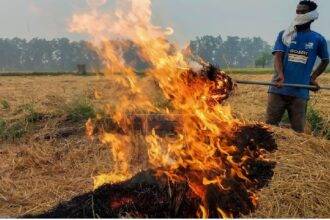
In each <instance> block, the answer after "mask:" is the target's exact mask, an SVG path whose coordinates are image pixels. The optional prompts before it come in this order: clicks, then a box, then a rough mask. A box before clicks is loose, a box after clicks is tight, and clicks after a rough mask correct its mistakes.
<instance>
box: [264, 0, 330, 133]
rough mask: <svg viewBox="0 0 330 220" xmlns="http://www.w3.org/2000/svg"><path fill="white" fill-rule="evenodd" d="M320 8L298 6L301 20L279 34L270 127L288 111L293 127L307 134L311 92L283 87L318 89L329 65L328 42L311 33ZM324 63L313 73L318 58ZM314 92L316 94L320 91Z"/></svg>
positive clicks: (308, 4)
mask: <svg viewBox="0 0 330 220" xmlns="http://www.w3.org/2000/svg"><path fill="white" fill-rule="evenodd" d="M317 7H318V6H317V4H316V3H315V2H313V1H307V0H304V1H301V2H300V3H299V4H298V6H297V10H296V13H297V16H296V18H295V20H294V22H293V23H292V25H291V26H290V27H289V28H288V29H287V30H285V31H282V32H280V33H279V35H278V38H277V41H276V44H275V47H274V50H273V55H274V67H275V71H276V76H275V78H274V79H273V80H274V82H276V84H277V86H271V87H270V88H269V97H268V107H267V120H266V123H268V124H271V125H278V124H279V123H280V122H281V120H282V117H283V115H284V113H285V111H286V110H287V111H288V114H289V119H290V123H291V127H292V129H293V130H295V131H297V132H303V131H304V127H305V121H306V108H307V101H308V99H309V90H308V89H301V88H293V87H283V83H292V84H305V85H309V84H311V85H315V86H316V87H319V85H318V84H317V82H316V79H317V77H319V76H320V75H321V74H322V73H323V72H324V71H325V69H326V67H327V66H328V64H329V54H328V49H327V42H326V40H325V39H324V37H322V35H320V34H318V33H316V32H314V31H312V30H311V28H310V27H311V24H312V23H313V22H314V21H315V20H316V19H317V18H318V12H317V11H316V9H317ZM317 57H319V58H320V59H321V63H320V64H319V65H318V67H317V68H316V69H315V70H314V71H313V67H314V65H315V61H316V58H317ZM317 90H318V89H314V90H313V91H317Z"/></svg>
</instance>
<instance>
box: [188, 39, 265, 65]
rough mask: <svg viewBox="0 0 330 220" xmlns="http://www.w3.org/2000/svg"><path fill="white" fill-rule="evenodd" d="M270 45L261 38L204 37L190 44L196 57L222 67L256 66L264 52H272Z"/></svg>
mask: <svg viewBox="0 0 330 220" xmlns="http://www.w3.org/2000/svg"><path fill="white" fill-rule="evenodd" d="M270 48H271V47H270V45H269V44H268V43H267V42H265V41H264V40H262V39H261V38H260V37H254V38H240V37H237V36H228V37H227V39H226V40H223V39H222V38H221V36H218V37H212V36H204V37H200V38H197V39H196V40H194V41H191V42H190V49H191V51H192V52H193V54H194V55H196V56H199V57H201V58H202V59H203V60H205V61H206V62H209V63H211V64H213V65H216V66H220V67H247V66H254V65H255V60H256V59H257V58H258V57H259V56H260V54H261V53H263V52H264V51H270Z"/></svg>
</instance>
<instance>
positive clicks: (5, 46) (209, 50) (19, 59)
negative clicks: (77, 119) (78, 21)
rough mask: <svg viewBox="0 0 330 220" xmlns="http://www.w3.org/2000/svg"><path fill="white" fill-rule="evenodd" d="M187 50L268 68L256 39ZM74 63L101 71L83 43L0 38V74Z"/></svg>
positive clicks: (201, 41)
mask: <svg viewBox="0 0 330 220" xmlns="http://www.w3.org/2000/svg"><path fill="white" fill-rule="evenodd" d="M112 43H113V44H114V45H116V48H117V49H118V50H120V51H121V52H122V53H123V55H124V59H125V61H126V62H127V64H128V65H130V66H133V67H134V68H136V69H139V70H141V69H144V68H146V67H147V66H148V63H146V62H145V61H143V59H142V58H141V57H140V56H139V48H138V47H137V46H135V45H134V44H133V43H132V42H128V41H126V42H119V41H112ZM328 44H329V46H330V42H328ZM190 49H191V51H192V53H193V54H194V55H196V56H199V57H201V58H203V59H204V60H205V61H207V62H210V63H212V64H214V65H216V66H219V67H222V68H226V67H231V68H242V67H255V66H261V67H266V66H271V65H272V55H271V46H270V45H269V44H268V43H267V42H266V41H264V40H262V39H261V38H260V37H254V38H240V37H236V36H229V37H227V38H226V39H225V40H224V39H223V38H222V37H221V36H217V37H213V36H203V37H198V38H196V39H195V40H193V41H191V42H190ZM78 64H85V65H86V66H87V67H88V71H97V70H100V69H101V68H102V60H101V59H100V57H99V56H98V55H97V53H96V52H95V51H94V50H93V49H91V45H90V44H89V43H88V42H86V41H79V42H76V41H70V40H69V39H67V38H59V39H53V40H45V39H40V38H34V39H31V40H29V41H27V40H25V39H20V38H13V39H0V72H11V71H33V72H43V71H45V72H63V71H64V72H72V71H75V70H76V67H77V65H78Z"/></svg>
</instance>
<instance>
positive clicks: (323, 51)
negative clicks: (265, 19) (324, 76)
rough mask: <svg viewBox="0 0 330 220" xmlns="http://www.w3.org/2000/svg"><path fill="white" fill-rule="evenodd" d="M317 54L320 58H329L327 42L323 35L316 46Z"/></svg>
mask: <svg viewBox="0 0 330 220" xmlns="http://www.w3.org/2000/svg"><path fill="white" fill-rule="evenodd" d="M317 56H318V57H320V59H321V60H327V59H329V51H328V44H327V41H326V40H325V38H323V37H322V39H321V42H320V44H319V45H318V48H317Z"/></svg>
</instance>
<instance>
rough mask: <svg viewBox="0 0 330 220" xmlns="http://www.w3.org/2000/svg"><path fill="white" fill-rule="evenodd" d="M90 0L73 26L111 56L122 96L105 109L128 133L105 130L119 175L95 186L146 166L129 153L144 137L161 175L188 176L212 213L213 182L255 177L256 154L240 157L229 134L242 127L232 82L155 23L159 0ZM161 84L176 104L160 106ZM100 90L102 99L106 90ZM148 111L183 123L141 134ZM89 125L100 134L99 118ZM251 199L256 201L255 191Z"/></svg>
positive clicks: (222, 186)
mask: <svg viewBox="0 0 330 220" xmlns="http://www.w3.org/2000/svg"><path fill="white" fill-rule="evenodd" d="M88 2H89V4H90V5H91V8H90V10H89V11H86V12H82V13H80V14H75V15H74V16H73V18H72V22H71V24H70V30H71V31H73V32H78V33H87V34H89V35H90V36H91V38H92V42H93V46H94V48H95V50H96V51H97V52H98V54H99V55H100V56H101V57H102V58H103V60H104V64H105V70H104V72H105V74H106V77H107V78H108V80H109V81H112V82H116V84H117V90H116V94H114V100H113V101H112V103H109V104H108V105H106V106H105V109H106V112H107V115H108V117H110V118H111V120H113V122H114V123H115V124H116V125H117V126H118V127H119V128H120V131H121V132H109V131H105V130H103V131H101V134H100V135H99V138H100V140H101V142H102V143H104V144H107V145H109V146H110V148H111V151H112V155H113V159H114V161H115V165H114V168H113V172H112V173H111V174H108V175H104V174H103V175H100V176H99V177H95V178H94V180H95V187H98V186H100V185H102V184H103V183H105V182H119V181H123V180H125V179H128V178H130V177H131V176H132V175H134V174H135V173H136V172H137V171H138V170H139V169H140V167H137V166H136V164H131V163H130V161H131V160H130V159H129V158H131V157H133V149H132V147H133V146H135V145H136V141H137V140H138V141H139V142H143V144H145V147H146V150H147V154H148V163H149V165H148V167H147V168H152V169H154V170H157V173H158V176H163V175H165V176H167V178H168V179H169V180H170V181H172V182H180V181H186V182H188V184H189V187H190V188H191V190H192V191H193V192H194V193H195V194H196V196H198V197H199V198H200V201H201V204H200V211H199V214H198V213H197V215H198V216H200V217H204V218H207V217H208V215H209V214H208V213H209V211H208V204H207V202H206V194H207V192H208V187H209V186H215V187H216V188H217V189H218V190H219V191H226V190H228V189H230V186H228V184H227V182H226V180H227V179H230V178H239V179H241V180H242V181H245V182H247V183H248V182H250V179H249V178H247V177H246V172H245V171H244V169H243V168H242V165H243V164H244V162H245V161H247V160H248V159H249V154H248V153H246V155H244V156H242V157H241V158H233V155H234V154H235V153H237V152H238V148H237V147H236V146H233V145H230V144H228V143H227V140H226V138H222V137H230V136H231V135H232V134H233V132H234V131H236V129H237V128H238V127H239V126H240V125H242V123H241V122H240V121H238V120H237V119H235V118H234V117H233V116H232V114H231V110H230V107H228V106H223V105H221V103H222V101H223V100H224V99H226V98H227V97H228V94H229V92H230V90H231V89H232V88H233V84H232V82H231V81H230V79H229V78H228V77H225V75H224V73H223V72H220V71H219V70H216V69H212V67H205V66H204V67H203V65H199V64H196V63H194V64H193V66H194V67H193V68H192V65H191V62H190V61H189V59H188V57H187V56H186V54H183V52H182V51H180V50H179V48H177V47H175V46H173V45H172V44H171V43H170V42H169V41H168V40H167V39H166V37H167V36H168V35H169V34H172V33H173V29H171V28H165V29H162V28H160V27H158V26H155V25H153V24H152V22H151V15H152V12H151V0H120V1H118V4H117V9H116V10H115V11H110V12H109V11H107V12H104V11H102V10H100V8H101V7H102V6H103V5H104V4H106V1H105V0H103V1H95V2H93V1H92V0H88ZM110 39H119V40H123V42H124V40H130V41H132V42H133V43H134V44H135V45H137V46H138V48H139V50H140V56H141V57H143V59H144V60H146V61H147V62H148V63H149V64H150V68H149V69H148V70H146V77H145V78H147V79H150V80H149V81H148V80H144V79H141V77H138V76H137V75H136V73H135V72H134V69H133V68H132V67H129V66H128V65H127V64H126V63H125V60H124V58H123V57H122V54H121V52H120V51H118V49H116V46H115V45H114V44H113V42H111V41H110ZM196 67H197V69H196ZM190 69H191V70H190ZM150 81H153V82H156V86H154V87H153V89H151V90H146V88H150V87H149V84H150ZM148 83H149V84H148ZM155 87H156V88H158V90H159V91H160V92H161V94H162V96H164V97H165V99H166V100H168V102H169V103H170V106H166V107H159V106H157V105H156V104H155V102H154V97H153V94H154V91H155V90H156V89H155ZM96 94H97V96H98V97H101V94H102V91H98V92H97V93H96ZM141 112H142V113H143V114H144V115H145V116H146V117H142V116H141V117H140V119H141V118H142V119H143V120H144V121H147V120H148V115H153V114H158V115H161V117H163V118H165V119H174V120H176V121H178V122H179V123H177V125H176V127H175V133H176V134H175V135H171V136H168V137H166V136H165V137H164V136H162V135H160V134H158V133H157V131H156V129H155V128H154V129H152V130H151V131H150V132H148V133H147V134H145V135H140V134H137V133H136V132H135V130H134V128H133V127H134V124H135V119H136V117H137V116H136V115H139V114H141ZM135 116H136V117H135ZM142 124H143V123H142ZM86 126H87V134H88V135H89V136H92V135H93V128H94V126H93V123H92V120H89V121H88V122H87V124H86ZM144 126H148V122H145V123H144ZM250 197H251V200H252V201H253V203H256V197H255V195H254V194H253V193H251V195H250ZM217 211H218V215H219V217H225V218H229V217H232V214H231V213H229V212H228V211H224V210H222V209H221V208H219V207H218V208H217Z"/></svg>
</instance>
